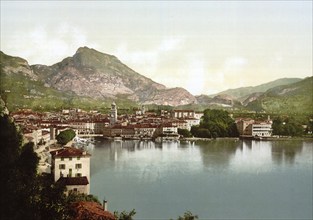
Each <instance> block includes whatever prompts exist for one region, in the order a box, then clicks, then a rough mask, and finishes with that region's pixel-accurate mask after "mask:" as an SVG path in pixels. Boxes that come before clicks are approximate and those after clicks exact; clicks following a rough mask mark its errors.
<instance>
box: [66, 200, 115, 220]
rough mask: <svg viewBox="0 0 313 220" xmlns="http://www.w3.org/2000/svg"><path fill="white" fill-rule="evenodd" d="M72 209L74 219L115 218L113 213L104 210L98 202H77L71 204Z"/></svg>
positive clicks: (99, 219)
mask: <svg viewBox="0 0 313 220" xmlns="http://www.w3.org/2000/svg"><path fill="white" fill-rule="evenodd" d="M70 210H71V215H72V216H71V217H72V219H74V220H83V219H84V220H85V219H88V220H115V217H114V215H113V214H112V213H110V212H108V211H104V210H103V208H102V206H101V205H100V204H99V203H96V202H83V201H81V202H75V203H72V204H71V205H70Z"/></svg>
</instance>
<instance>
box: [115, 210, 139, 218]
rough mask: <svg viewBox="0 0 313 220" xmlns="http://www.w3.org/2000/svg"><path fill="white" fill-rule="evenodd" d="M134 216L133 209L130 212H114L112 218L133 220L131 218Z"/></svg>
mask: <svg viewBox="0 0 313 220" xmlns="http://www.w3.org/2000/svg"><path fill="white" fill-rule="evenodd" d="M134 215H136V211H135V209H133V210H131V211H130V212H126V211H123V212H121V213H119V212H118V211H115V212H114V216H115V218H116V220H133V216H134Z"/></svg>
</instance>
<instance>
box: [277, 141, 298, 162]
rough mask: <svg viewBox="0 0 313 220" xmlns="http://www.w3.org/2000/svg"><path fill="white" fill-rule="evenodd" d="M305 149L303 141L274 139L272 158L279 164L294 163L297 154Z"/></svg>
mask: <svg viewBox="0 0 313 220" xmlns="http://www.w3.org/2000/svg"><path fill="white" fill-rule="evenodd" d="M302 149H303V142H302V141H273V142H272V159H273V161H274V162H275V163H277V164H282V163H283V162H285V163H288V164H293V163H294V162H295V157H296V155H297V154H299V153H301V152H302Z"/></svg>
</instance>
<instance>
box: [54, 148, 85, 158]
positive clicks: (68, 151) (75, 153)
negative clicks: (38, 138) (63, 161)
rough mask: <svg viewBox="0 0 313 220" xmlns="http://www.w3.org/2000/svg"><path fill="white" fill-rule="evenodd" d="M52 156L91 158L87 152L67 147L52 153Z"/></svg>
mask: <svg viewBox="0 0 313 220" xmlns="http://www.w3.org/2000/svg"><path fill="white" fill-rule="evenodd" d="M50 154H51V155H52V157H90V156H91V155H90V154H88V153H87V152H86V151H82V150H80V149H76V148H73V147H65V148H62V149H58V150H55V151H51V152H50Z"/></svg>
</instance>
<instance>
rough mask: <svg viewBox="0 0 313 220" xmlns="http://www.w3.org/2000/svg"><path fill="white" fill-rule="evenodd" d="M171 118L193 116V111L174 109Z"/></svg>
mask: <svg viewBox="0 0 313 220" xmlns="http://www.w3.org/2000/svg"><path fill="white" fill-rule="evenodd" d="M172 117H173V118H194V117H195V111H193V110H174V111H173V112H172Z"/></svg>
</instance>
